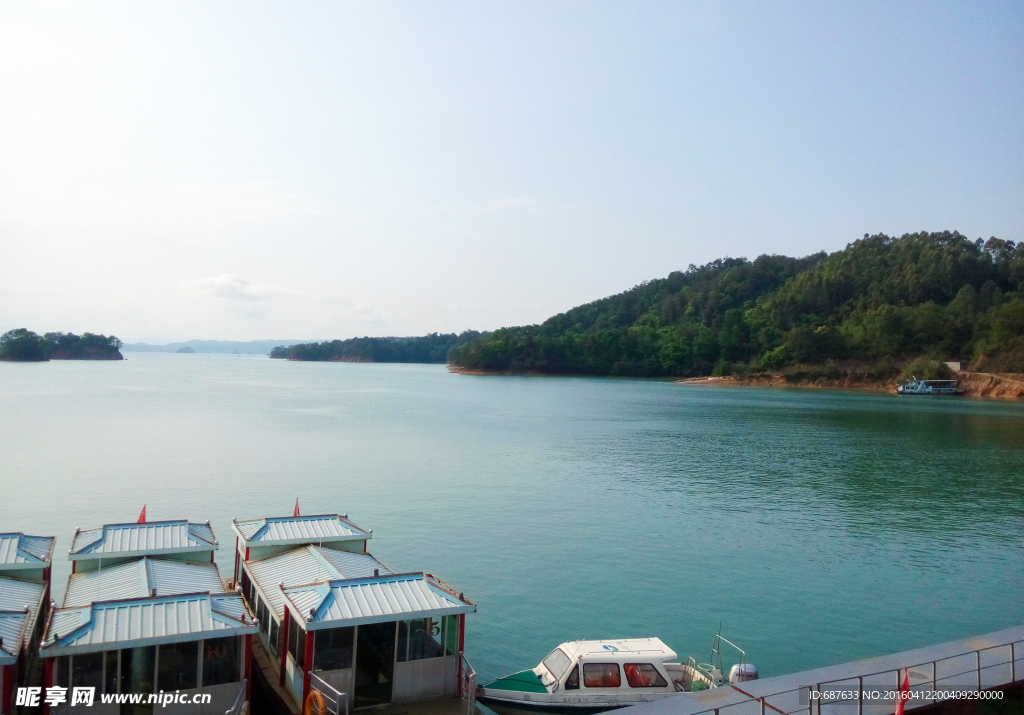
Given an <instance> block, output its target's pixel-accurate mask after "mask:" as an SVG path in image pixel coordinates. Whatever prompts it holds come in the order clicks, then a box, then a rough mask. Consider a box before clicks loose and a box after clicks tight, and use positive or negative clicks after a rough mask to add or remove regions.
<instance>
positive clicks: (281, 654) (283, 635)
mask: <svg viewBox="0 0 1024 715" xmlns="http://www.w3.org/2000/svg"><path fill="white" fill-rule="evenodd" d="M271 617H272V616H270V614H267V618H271ZM291 620H292V619H291V617H290V616H289V615H288V606H285V607H284V618H282V619H281V627H280V628H278V629H277V635H278V640H277V655H278V658H280V659H281V674H280V676H278V683H277V684H278V685H280V686H281V687H282V688H283V687H284V676H285V673H287V672H288V629H289V628H290V627H291V623H290V621H291ZM267 630H268V632H269V629H267ZM282 643H283V644H284V647H283V648H282V647H281V644H282Z"/></svg>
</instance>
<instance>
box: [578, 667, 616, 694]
mask: <svg viewBox="0 0 1024 715" xmlns="http://www.w3.org/2000/svg"><path fill="white" fill-rule="evenodd" d="M583 685H584V686H585V687H588V688H618V687H619V686H621V685H622V677H621V676H620V675H619V664H618V663H584V664H583Z"/></svg>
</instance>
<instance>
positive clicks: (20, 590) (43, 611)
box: [0, 532, 55, 713]
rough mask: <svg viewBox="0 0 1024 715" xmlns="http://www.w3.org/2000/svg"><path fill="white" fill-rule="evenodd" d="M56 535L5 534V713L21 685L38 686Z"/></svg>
mask: <svg viewBox="0 0 1024 715" xmlns="http://www.w3.org/2000/svg"><path fill="white" fill-rule="evenodd" d="M54 541H55V539H54V538H53V537H52V536H29V535H27V534H23V533H21V532H7V533H0V713H13V712H14V704H15V690H16V688H17V687H19V686H35V687H39V686H40V683H41V680H42V673H41V668H40V664H39V657H38V655H39V642H40V639H41V638H42V630H43V627H44V625H45V623H46V619H47V616H48V614H49V604H50V573H51V572H50V567H51V564H52V562H53V546H54Z"/></svg>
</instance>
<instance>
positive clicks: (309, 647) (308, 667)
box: [302, 631, 316, 704]
mask: <svg viewBox="0 0 1024 715" xmlns="http://www.w3.org/2000/svg"><path fill="white" fill-rule="evenodd" d="M314 638H316V631H306V653H305V656H304V657H303V659H302V660H303V663H304V664H305V665H304V666H303V668H302V671H303V672H302V703H303V704H305V702H306V698H307V697H309V689H310V686H311V685H312V682H311V681H312V678H311V677H310V675H309V674H310V673H312V672H313V639H314Z"/></svg>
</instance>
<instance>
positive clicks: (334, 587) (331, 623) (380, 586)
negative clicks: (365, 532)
mask: <svg viewBox="0 0 1024 715" xmlns="http://www.w3.org/2000/svg"><path fill="white" fill-rule="evenodd" d="M285 594H286V595H287V596H288V599H289V600H290V601H291V602H292V604H293V606H294V608H295V609H296V611H297V612H299V613H302V614H304V615H305V616H306V621H307V623H306V628H307V629H309V630H319V629H321V628H337V627H339V626H344V625H359V624H361V623H383V622H386V621H397V620H404V619H408V618H425V617H427V616H446V615H452V614H456V613H473V612H475V611H476V606H474V605H473V604H471V603H468V602H466V601H464V600H462V599H460V598H459V597H458V596H454V595H452V594H450V593H448V592H447V591H445V590H444V589H442V588H441V587H440V585H439V583H435V582H432V580H431V579H428V577H427V576H426V575H424V574H399V575H394V576H383V577H380V578H368V579H356V580H344V581H331V582H329V583H326V584H318V585H315V586H312V587H300V588H295V589H285ZM311 611H312V615H310V613H311Z"/></svg>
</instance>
